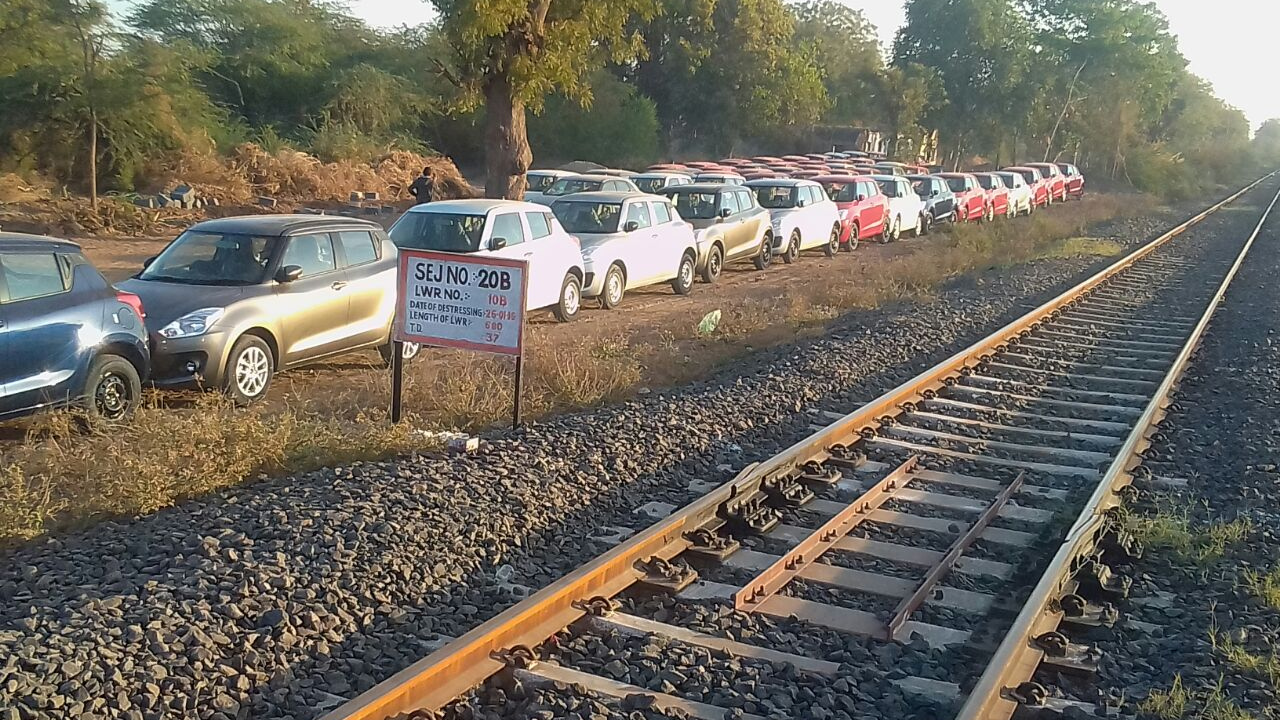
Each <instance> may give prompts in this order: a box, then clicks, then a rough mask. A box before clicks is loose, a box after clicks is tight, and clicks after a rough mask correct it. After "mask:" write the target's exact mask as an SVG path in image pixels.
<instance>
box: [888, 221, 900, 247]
mask: <svg viewBox="0 0 1280 720" xmlns="http://www.w3.org/2000/svg"><path fill="white" fill-rule="evenodd" d="M901 237H902V218H900V217H896V218H894V219H893V226H892V227H890V228H889V231H888V232H886V233H885V236H884V241H885V242H887V243H891V242H897V241H898V239H899V238H901Z"/></svg>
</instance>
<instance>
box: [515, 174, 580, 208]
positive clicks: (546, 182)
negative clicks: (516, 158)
mask: <svg viewBox="0 0 1280 720" xmlns="http://www.w3.org/2000/svg"><path fill="white" fill-rule="evenodd" d="M573 174H574V173H571V172H569V171H568V170H530V171H529V172H527V173H525V180H526V181H527V182H528V184H529V187H528V189H526V190H525V191H524V199H525V202H536V203H544V204H545V202H544V201H545V199H546V198H545V196H544V193H546V191H547V190H548V189H549V188H550V187H551V186H552V185H554V184H555V182H556V181H557V180H559V179H560V178H564V177H571V176H572V175H573Z"/></svg>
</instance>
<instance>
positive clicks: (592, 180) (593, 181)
mask: <svg viewBox="0 0 1280 720" xmlns="http://www.w3.org/2000/svg"><path fill="white" fill-rule="evenodd" d="M599 191H604V192H640V188H638V187H636V184H635V183H633V182H631V180H629V179H627V178H617V177H613V176H611V175H601V174H600V173H590V174H587V175H566V176H564V177H562V178H559V179H558V180H556V181H555V182H554V183H552V184H551V187H549V188H547V189H546V190H543V191H542V196H541V197H540V198H538V199H537V200H536V202H538V203H540V204H542V205H548V206H549V205H551V203H553V202H555V201H556V199H557V198H562V197H564V196H565V195H571V194H573V193H576V192H599Z"/></svg>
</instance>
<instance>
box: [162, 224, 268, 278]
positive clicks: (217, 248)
mask: <svg viewBox="0 0 1280 720" xmlns="http://www.w3.org/2000/svg"><path fill="white" fill-rule="evenodd" d="M275 243H276V240H275V239H274V238H266V237H262V236H258V235H235V234H230V233H216V232H204V231H200V230H188V231H187V232H184V233H182V234H181V235H179V236H178V239H177V240H174V241H173V242H172V243H169V246H168V247H166V248H165V249H164V252H161V253H160V254H159V255H158V256H157V257H156V259H155V260H154V261H152V263H151V264H150V265H148V266H147V267H146V269H144V270H143V271H142V274H141V275H139V276H138V277H139V279H142V280H152V281H155V282H170V283H183V284H188V285H255V284H257V283H260V282H262V281H263V279H264V277H263V276H264V275H265V273H266V269H267V265H268V264H270V259H271V255H272V254H273V253H272V252H271V248H272V247H273V246H274V245H275Z"/></svg>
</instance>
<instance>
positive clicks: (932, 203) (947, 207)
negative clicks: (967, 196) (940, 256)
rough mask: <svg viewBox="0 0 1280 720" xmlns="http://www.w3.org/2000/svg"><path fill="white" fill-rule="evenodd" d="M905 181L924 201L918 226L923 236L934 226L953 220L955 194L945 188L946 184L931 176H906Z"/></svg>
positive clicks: (940, 179)
mask: <svg viewBox="0 0 1280 720" xmlns="http://www.w3.org/2000/svg"><path fill="white" fill-rule="evenodd" d="M907 180H908V181H909V182H910V183H911V187H912V189H913V190H915V191H916V195H919V196H920V199H921V200H924V211H925V212H924V218H923V219H922V221H921V225H920V234H921V235H923V234H925V233H927V232H928V231H929V230H931V229H933V226H934V225H939V224H941V223H949V222H951V221H952V220H954V219H955V211H956V194H955V193H954V192H952V191H951V188H949V187H947V182H946V181H945V180H943V179H942V178H939V177H934V176H932V175H908V176H907Z"/></svg>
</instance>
